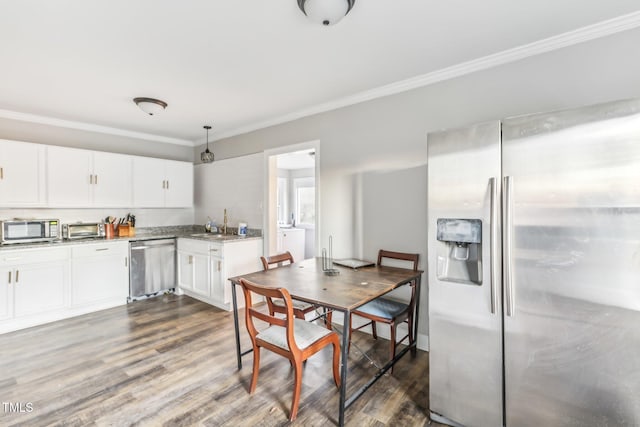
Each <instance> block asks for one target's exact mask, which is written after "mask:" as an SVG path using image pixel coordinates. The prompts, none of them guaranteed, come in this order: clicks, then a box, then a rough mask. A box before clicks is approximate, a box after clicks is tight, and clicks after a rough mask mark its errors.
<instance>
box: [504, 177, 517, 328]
mask: <svg viewBox="0 0 640 427" xmlns="http://www.w3.org/2000/svg"><path fill="white" fill-rule="evenodd" d="M512 193H513V178H512V177H510V176H505V177H504V187H503V193H502V195H503V197H504V204H503V206H504V220H503V222H502V223H503V225H504V228H503V234H502V237H503V242H502V244H503V250H504V254H505V259H504V266H503V270H504V271H503V276H504V286H505V297H506V300H507V301H506V306H507V310H506V311H507V316H509V317H513V314H514V308H515V304H514V302H515V297H514V292H513V259H512V258H513V256H512V249H513V248H512V243H513V242H512V236H511V235H512V231H513V212H512V211H513V207H512V205H513V194H512Z"/></svg>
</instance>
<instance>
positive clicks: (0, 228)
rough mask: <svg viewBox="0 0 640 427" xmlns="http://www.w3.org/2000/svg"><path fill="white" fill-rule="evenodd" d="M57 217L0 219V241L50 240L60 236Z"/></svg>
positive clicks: (31, 241) (29, 241) (4, 242)
mask: <svg viewBox="0 0 640 427" xmlns="http://www.w3.org/2000/svg"><path fill="white" fill-rule="evenodd" d="M59 227H60V221H59V220H57V219H17V218H16V219H11V220H5V221H0V243H1V244H3V245H8V244H12V243H34V242H51V241H53V240H58V239H59V238H60V232H59V231H60V230H59Z"/></svg>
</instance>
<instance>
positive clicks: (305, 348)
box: [240, 279, 340, 421]
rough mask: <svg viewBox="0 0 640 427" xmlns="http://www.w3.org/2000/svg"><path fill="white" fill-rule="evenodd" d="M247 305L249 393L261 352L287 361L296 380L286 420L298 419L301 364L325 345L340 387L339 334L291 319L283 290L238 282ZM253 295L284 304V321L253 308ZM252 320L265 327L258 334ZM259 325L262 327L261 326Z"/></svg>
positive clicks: (291, 313)
mask: <svg viewBox="0 0 640 427" xmlns="http://www.w3.org/2000/svg"><path fill="white" fill-rule="evenodd" d="M240 285H241V286H242V291H243V293H244V298H245V301H246V310H245V320H246V325H247V330H248V331H249V335H250V336H251V343H252V344H253V374H252V376H251V386H250V387H249V393H251V394H253V392H254V391H255V389H256V384H257V383H258V371H259V369H260V349H261V348H266V349H267V350H270V351H273V352H274V353H277V354H279V355H281V356H284V357H286V358H287V359H289V361H290V363H291V365H292V366H293V368H294V374H295V380H294V387H293V401H292V403H291V413H290V415H289V420H290V421H293V420H295V419H296V416H297V415H298V404H299V402H300V390H301V388H302V363H303V362H304V361H305V360H307V359H308V358H309V357H311V356H312V355H314V354H315V353H317V352H318V351H320V350H321V349H323V348H324V347H326V346H328V345H330V344H331V345H333V381H334V382H335V384H336V387H338V388H339V387H340V373H339V362H340V342H339V339H338V334H337V333H335V332H333V331H330V330H328V329H326V328H324V327H322V326H319V325H316V324H315V323H312V322H306V321H304V320H301V319H298V318H296V317H294V315H293V303H292V301H291V296H290V295H289V292H288V291H287V290H286V289H284V288H268V287H264V286H260V285H259V284H257V283H253V282H250V281H248V280H245V279H241V280H240ZM252 293H255V294H256V295H260V296H262V297H264V298H266V299H267V301H268V300H269V299H273V298H280V299H282V300H283V301H284V306H285V317H284V318H280V317H274V316H273V315H272V314H266V313H263V312H261V311H258V310H256V309H255V308H254V307H253V303H252V300H251V294H252ZM254 319H258V320H261V321H263V322H266V323H267V325H268V326H266V327H264V326H263V327H262V329H261V330H258V328H257V326H256V324H255V322H254ZM261 325H263V324H262V323H261Z"/></svg>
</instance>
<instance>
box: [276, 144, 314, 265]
mask: <svg viewBox="0 0 640 427" xmlns="http://www.w3.org/2000/svg"><path fill="white" fill-rule="evenodd" d="M318 166H319V144H318V141H313V142H306V143H302V144H295V145H290V146H287V147H281V148H277V149H273V150H267V151H265V173H266V177H265V178H266V179H265V185H266V189H265V206H266V209H265V210H264V211H265V225H264V230H265V233H264V252H265V254H267V255H274V254H276V253H282V252H285V251H289V252H291V254H292V255H293V259H294V260H295V261H302V260H303V259H308V258H313V257H315V256H316V254H317V245H316V242H317V241H318V240H317V239H318V237H317V236H318V233H319V226H318V225H319V223H320V221H319V212H320V209H319V208H320V200H319V190H318V187H319V186H318V184H319V181H320V180H319V167H318Z"/></svg>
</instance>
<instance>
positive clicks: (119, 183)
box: [93, 152, 133, 207]
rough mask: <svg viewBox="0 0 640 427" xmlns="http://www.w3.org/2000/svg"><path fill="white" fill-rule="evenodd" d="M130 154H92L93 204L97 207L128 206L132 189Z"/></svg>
mask: <svg viewBox="0 0 640 427" xmlns="http://www.w3.org/2000/svg"><path fill="white" fill-rule="evenodd" d="M131 165H132V156H127V155H124V154H115V153H102V152H95V153H94V154H93V174H94V185H93V204H94V206H99V207H129V206H131V198H132V193H133V191H132V190H131V187H132V185H131V179H132V166H131Z"/></svg>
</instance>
